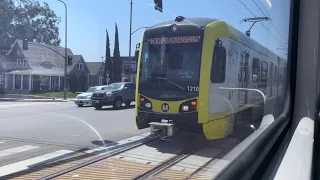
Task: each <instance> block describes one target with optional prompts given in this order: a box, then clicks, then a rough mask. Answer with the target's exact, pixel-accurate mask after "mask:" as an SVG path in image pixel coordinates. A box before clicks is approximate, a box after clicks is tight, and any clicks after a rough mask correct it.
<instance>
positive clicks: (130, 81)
mask: <svg viewBox="0 0 320 180" xmlns="http://www.w3.org/2000/svg"><path fill="white" fill-rule="evenodd" d="M131 36H132V0H131V1H130V36H129V76H130V82H132V78H131Z"/></svg>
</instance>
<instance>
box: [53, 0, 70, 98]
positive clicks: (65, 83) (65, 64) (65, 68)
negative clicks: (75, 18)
mask: <svg viewBox="0 0 320 180" xmlns="http://www.w3.org/2000/svg"><path fill="white" fill-rule="evenodd" d="M58 1H60V2H62V3H63V4H64V7H65V42H64V43H65V47H64V48H65V51H64V59H65V60H64V89H63V98H64V99H67V61H68V48H67V40H68V38H67V20H68V18H67V14H68V11H67V5H66V3H65V2H63V1H62V0H58ZM50 86H51V85H50Z"/></svg>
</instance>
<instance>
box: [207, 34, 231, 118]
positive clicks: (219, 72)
mask: <svg viewBox="0 0 320 180" xmlns="http://www.w3.org/2000/svg"><path fill="white" fill-rule="evenodd" d="M229 43H230V40H229V39H228V38H219V39H217V40H216V42H215V46H214V49H213V56H212V64H211V74H210V82H209V83H210V89H209V102H208V103H209V114H215V113H221V112H230V111H232V110H233V108H234V106H235V104H234V101H233V96H232V90H229V89H228V88H232V87H234V86H229V85H230V77H234V76H235V75H234V74H232V75H233V76H232V75H231V76H230V73H231V72H233V71H232V62H235V59H232V58H231V57H233V56H230V46H229ZM235 85H237V84H235ZM235 94H236V93H234V95H235ZM236 105H237V104H236Z"/></svg>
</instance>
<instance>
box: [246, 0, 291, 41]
mask: <svg viewBox="0 0 320 180" xmlns="http://www.w3.org/2000/svg"><path fill="white" fill-rule="evenodd" d="M252 1H253V2H254V4H255V5H256V6H257V7H258V9H259V10H260V11H261V13H262V14H263V15H264V16H266V14H265V13H264V12H263V11H262V9H261V8H260V6H259V5H258V4H257V2H256V1H255V0H252ZM266 17H267V16H266ZM270 24H271V26H272V27H273V28H274V29H275V30H276V31H277V32H278V33H279V35H280V36H281V37H282V38H283V39H284V40H285V41H288V40H287V38H285V37H284V36H283V35H282V34H281V33H280V31H279V30H278V29H277V28H276V27H275V26H274V25H273V23H272V22H270Z"/></svg>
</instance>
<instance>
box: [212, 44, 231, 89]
mask: <svg viewBox="0 0 320 180" xmlns="http://www.w3.org/2000/svg"><path fill="white" fill-rule="evenodd" d="M226 53H227V51H226V48H225V47H223V46H221V45H215V47H214V51H213V58H212V64H211V75H210V80H211V82H212V83H223V82H224V81H225V79H226V61H227V60H226V58H227V54H226Z"/></svg>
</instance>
